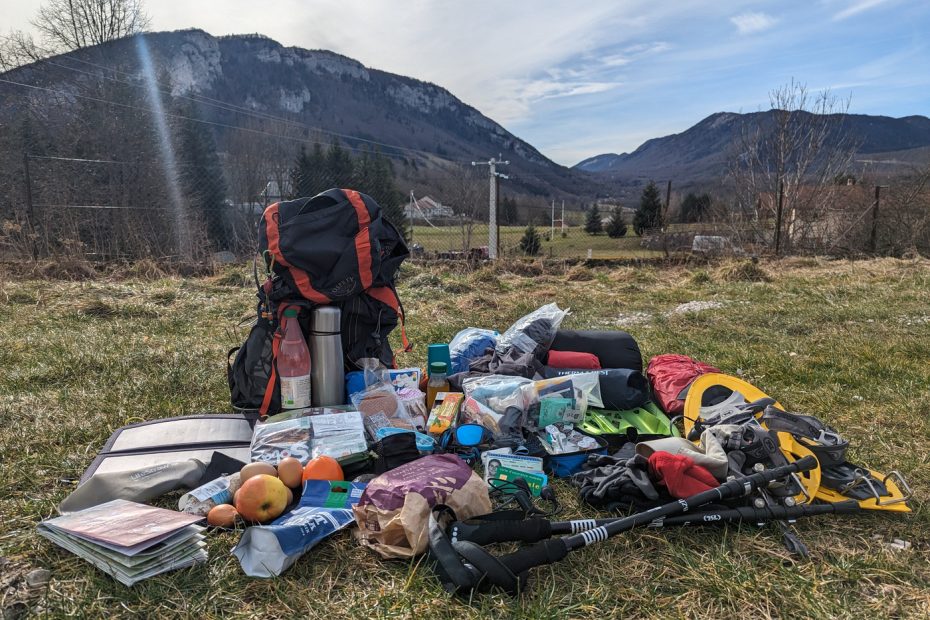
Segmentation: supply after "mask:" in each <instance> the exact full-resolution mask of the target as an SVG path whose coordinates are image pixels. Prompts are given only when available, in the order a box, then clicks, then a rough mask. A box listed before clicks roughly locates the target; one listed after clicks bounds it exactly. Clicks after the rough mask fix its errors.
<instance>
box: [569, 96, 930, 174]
mask: <svg viewBox="0 0 930 620" xmlns="http://www.w3.org/2000/svg"><path fill="white" fill-rule="evenodd" d="M772 115H773V112H772V111H767V112H754V113H750V114H736V113H732V112H718V113H716V114H711V115H710V116H708V117H707V118H705V119H704V120H702V121H701V122H699V123H698V124H696V125H694V126H693V127H691V128H690V129H687V130H685V131H683V132H681V133H678V134H673V135H671V136H665V137H662V138H653V139H652V140H648V141H646V142H644V143H643V144H642V146H640V147H639V148H638V149H636V150H635V151H633V152H632V153H622V154H620V155H617V154H613V153H605V154H602V155H596V156H594V157H590V158H588V159H585V160H584V161H581V162H579V163H577V164H575V166H574V169H576V170H583V171H585V172H591V173H595V174H598V175H602V176H605V177H609V178H610V179H612V180H616V181H635V180H641V179H675V180H676V181H678V182H698V181H707V180H713V179H718V178H720V176H721V175H723V174H724V173H725V170H726V165H727V161H728V158H729V157H730V156H731V154H732V153H734V152H735V149H736V147H737V146H738V144H739V139H740V135H741V128H742V127H743V126H744V124H745V123H747V122H751V123H753V125H755V124H756V123H758V124H759V125H761V126H763V127H764V126H765V125H766V124H769V123H772ZM837 116H838V117H839V118H838V121H839V122H840V123H841V124H840V125H839V126H840V127H841V131H843V132H844V133H845V134H846V135H847V136H848V137H850V138H851V139H852V140H853V141H855V142H856V143H858V144H859V147H858V156H857V160H859V161H860V162H862V163H864V162H866V161H867V162H869V163H870V165H880V166H881V167H882V169H883V170H886V171H887V170H888V169H890V168H892V167H893V166H894V165H896V163H895V162H909V161H911V160H913V158H912V157H909V156H908V155H907V152H908V151H912V150H915V149H924V148H925V147H930V118H927V117H925V116H906V117H904V118H891V117H888V116H868V115H864V114H843V115H837ZM915 152H916V153H921V154H923V151H922V150H918V151H915Z"/></svg>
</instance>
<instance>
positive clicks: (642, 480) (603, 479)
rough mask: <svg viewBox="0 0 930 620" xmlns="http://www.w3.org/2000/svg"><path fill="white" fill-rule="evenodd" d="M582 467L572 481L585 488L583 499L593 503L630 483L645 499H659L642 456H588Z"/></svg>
mask: <svg viewBox="0 0 930 620" xmlns="http://www.w3.org/2000/svg"><path fill="white" fill-rule="evenodd" d="M585 466H586V467H588V468H590V469H585V470H584V471H580V472H578V473H577V474H574V475H573V476H572V484H573V485H575V486H577V487H584V488H585V497H584V499H585V501H587V502H588V503H590V504H595V505H597V504H598V503H599V502H598V501H592V500H604V499H605V498H607V497H608V493H610V491H611V490H616V489H619V488H621V487H623V486H626V485H627V484H628V483H632V484H633V486H635V487H636V489H637V490H639V492H640V493H641V494H642V495H643V496H645V498H646V499H649V500H657V499H659V493H658V491H656V488H655V487H654V486H653V484H652V480H650V479H649V474H648V468H647V460H646V459H645V458H644V457H642V456H639V455H637V456H634V457H633V458H631V459H626V460H624V459H618V458H617V457H614V456H606V455H597V456H589V457H588V460H587V462H586V463H585Z"/></svg>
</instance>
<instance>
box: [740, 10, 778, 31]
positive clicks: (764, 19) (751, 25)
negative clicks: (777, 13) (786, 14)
mask: <svg viewBox="0 0 930 620" xmlns="http://www.w3.org/2000/svg"><path fill="white" fill-rule="evenodd" d="M730 21H731V22H733V25H734V26H736V29H737V30H739V33H740V34H749V33H752V32H762V31H763V30H768V29H769V28H771V27H772V26H774V25H775V24H777V23H778V18H776V17H772V16H771V15H769V14H767V13H742V14H740V15H737V16H735V17H731V18H730Z"/></svg>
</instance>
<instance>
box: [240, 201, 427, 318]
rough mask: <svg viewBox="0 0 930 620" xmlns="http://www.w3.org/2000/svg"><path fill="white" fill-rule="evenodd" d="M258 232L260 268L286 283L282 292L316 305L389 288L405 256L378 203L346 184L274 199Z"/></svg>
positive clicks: (403, 246)
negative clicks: (262, 263) (312, 193)
mask: <svg viewBox="0 0 930 620" xmlns="http://www.w3.org/2000/svg"><path fill="white" fill-rule="evenodd" d="M258 232H259V235H258V250H259V253H260V254H261V255H262V256H263V257H264V259H265V267H266V269H268V270H269V271H270V272H272V273H273V274H274V279H279V278H280V279H281V280H283V282H284V284H286V288H287V289H288V291H287V297H290V298H293V299H296V298H300V297H302V298H304V299H308V300H310V301H312V302H314V303H317V304H329V303H333V302H339V301H344V300H346V299H351V298H352V297H356V296H358V295H360V294H361V293H363V292H365V291H367V290H369V289H371V288H380V287H392V286H393V285H394V276H395V275H396V273H397V270H398V269H399V268H400V264H401V263H402V262H403V261H404V259H405V258H406V257H407V256H408V255H409V251H408V250H407V246H406V244H405V243H404V240H403V238H402V237H401V236H400V233H399V232H398V231H397V229H396V228H395V227H394V226H393V225H392V224H391V223H390V222H388V221H386V220H384V219H383V218H382V217H381V207H380V206H379V205H378V203H377V202H375V201H374V199H373V198H371V197H370V196H366V195H365V194H360V193H359V192H357V191H355V190H351V189H330V190H327V191H325V192H323V193H321V194H317V195H316V196H314V197H312V198H299V199H297V200H289V201H285V202H279V203H275V204H273V205H271V206H269V207H268V208H267V209H265V212H264V214H263V215H262V223H261V225H260V226H259V231H258ZM279 288H282V287H281V286H279ZM279 294H281V293H280V292H279Z"/></svg>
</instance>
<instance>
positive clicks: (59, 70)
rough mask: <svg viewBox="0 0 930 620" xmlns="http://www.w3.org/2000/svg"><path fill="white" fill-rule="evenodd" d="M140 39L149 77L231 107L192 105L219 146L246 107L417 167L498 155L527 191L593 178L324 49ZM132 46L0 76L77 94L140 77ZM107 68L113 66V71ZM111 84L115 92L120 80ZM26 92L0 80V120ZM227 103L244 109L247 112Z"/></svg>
mask: <svg viewBox="0 0 930 620" xmlns="http://www.w3.org/2000/svg"><path fill="white" fill-rule="evenodd" d="M144 37H145V42H146V44H147V47H148V49H149V50H150V54H151V57H152V64H153V69H154V72H155V74H156V76H157V77H158V79H159V81H162V82H170V84H171V90H172V93H173V94H175V95H189V94H192V93H193V94H197V95H201V96H204V97H209V98H211V99H213V100H215V101H218V102H222V103H223V104H230V105H227V106H225V109H224V106H222V105H210V104H205V105H201V106H200V108H199V109H200V113H201V114H202V116H203V117H204V118H205V119H206V120H208V121H210V122H214V123H217V124H216V125H214V129H213V131H214V132H215V133H216V135H217V144H218V145H219V148H220V150H223V148H224V146H225V144H226V142H227V140H226V139H225V138H227V137H228V135H229V132H230V130H229V128H227V127H224V125H232V126H242V125H247V126H250V127H254V126H256V124H260V123H261V122H262V121H261V119H260V118H259V120H256V117H254V116H252V117H250V116H249V115H248V112H251V113H253V114H254V115H258V116H262V115H264V116H266V117H270V116H274V117H284V118H286V119H288V120H290V121H293V122H296V123H299V124H304V125H308V126H312V127H321V128H323V129H325V130H326V131H329V132H334V133H336V134H340V135H341V136H343V137H341V138H340V140H341V141H342V142H343V143H344V144H347V145H349V146H358V145H360V144H363V143H362V142H360V141H357V140H353V139H352V138H351V137H347V136H355V137H358V138H364V139H365V140H369V141H373V142H377V143H381V144H382V145H398V146H399V147H401V148H400V149H392V148H390V147H387V146H381V147H380V148H381V150H382V151H383V152H385V153H388V154H393V155H397V156H403V157H406V158H408V159H413V158H418V159H419V160H420V161H418V163H417V166H415V169H416V170H421V169H422V166H424V165H425V166H427V168H429V166H430V163H431V162H430V160H431V159H432V160H433V161H432V163H434V164H435V163H440V164H441V162H442V160H453V161H456V162H464V163H466V164H467V163H469V162H470V161H471V160H473V159H477V160H482V159H484V160H486V159H487V158H489V157H491V156H494V157H497V156H498V154H501V155H502V156H503V158H504V159H509V160H510V162H511V165H510V166H508V168H507V172H508V173H510V174H511V175H512V176H513V179H512V180H511V181H510V182H509V187H511V188H514V187H517V188H520V189H522V190H523V191H526V192H528V193H537V194H550V193H553V194H584V193H586V192H587V191H588V189H589V188H590V187H591V186H592V184H593V183H594V182H595V181H593V180H592V178H591V177H590V176H589V175H586V174H583V173H581V172H579V171H574V170H571V169H569V168H567V167H565V166H561V165H558V164H556V163H554V162H552V161H551V160H549V159H548V158H546V157H545V156H544V155H542V154H541V153H540V152H539V151H538V150H537V149H536V148H534V147H533V146H532V145H531V144H529V143H527V142H525V141H524V140H521V139H520V138H518V137H516V136H514V135H513V134H512V133H510V132H509V131H507V130H506V129H504V128H503V127H502V126H501V125H499V124H498V123H496V122H495V121H493V120H492V119H490V118H488V117H487V116H485V115H483V114H481V112H479V111H478V110H476V109H475V108H473V107H471V106H469V105H466V104H465V103H463V102H462V101H460V100H459V99H457V98H456V97H455V96H453V95H452V94H451V93H450V92H449V91H447V90H446V89H444V88H442V87H440V86H437V85H435V84H431V83H429V82H423V81H420V80H417V79H414V78H410V77H405V76H401V75H395V74H393V73H388V72H385V71H379V70H377V69H373V68H370V67H366V66H364V65H362V64H361V63H359V62H358V61H356V60H353V59H351V58H347V57H345V56H341V55H339V54H336V53H333V52H330V51H325V50H307V49H302V48H297V47H284V46H283V45H281V44H280V43H277V42H276V41H273V40H271V39H269V38H267V37H264V36H259V35H242V36H239V35H237V36H225V37H214V36H212V35H210V34H208V33H206V32H203V31H201V30H186V31H178V32H155V33H148V34H146V35H144ZM137 43H138V41H137V40H136V39H135V38H127V39H121V40H118V41H113V42H111V43H107V44H105V45H100V46H96V47H92V48H85V49H82V50H78V51H75V52H72V53H69V54H64V55H62V56H57V57H54V58H52V59H50V61H49V62H39V63H35V64H32V65H27V66H24V67H20V68H17V69H14V70H13V71H10V72H7V73H6V74H3V75H4V77H5V78H7V79H10V80H15V81H17V82H25V83H28V84H33V85H36V86H41V87H46V88H55V89H61V90H65V91H72V90H74V91H75V92H81V91H80V89H81V88H83V86H84V85H85V84H89V83H90V82H92V81H94V80H99V79H100V78H101V76H109V75H116V76H118V77H120V78H122V79H127V77H126V76H127V73H126V72H127V71H128V76H129V77H128V79H129V80H132V81H135V82H137V83H141V74H142V64H141V63H140V61H139V52H138V49H139V46H138V44H137ZM78 61H87V62H92V63H94V64H93V65H91V64H85V63H80V62H78ZM53 63H55V64H59V65H66V66H67V67H71V70H68V69H66V68H65V67H64V66H55V64H53ZM108 68H112V69H114V70H116V71H117V73H113V74H111V73H110V72H109V71H107V69H108ZM127 68H128V70H127ZM82 72H83V73H82ZM103 79H106V77H103ZM110 86H111V87H112V88H113V89H116V88H118V87H119V84H118V83H115V84H110ZM29 94H30V92H29V91H24V90H23V89H21V88H16V87H14V86H11V85H7V84H0V125H2V124H3V121H4V114H5V113H8V112H10V109H11V108H13V107H15V106H16V105H17V102H18V101H23V97H24V96H26V95H29ZM231 106H237V107H238V106H241V107H244V108H245V109H246V110H245V113H243V111H241V110H237V109H233V108H232V107H231ZM291 129H293V127H292V128H291ZM304 135H309V134H307V133H306V132H305V133H304ZM328 139H330V138H327V140H328ZM411 149H412V150H411ZM414 150H415V151H416V152H414ZM420 151H423V152H425V153H427V154H428V155H423V154H420V153H419V152H420ZM294 154H296V146H295V153H294ZM288 156H289V157H292V156H293V155H291V154H289V155H288Z"/></svg>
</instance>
